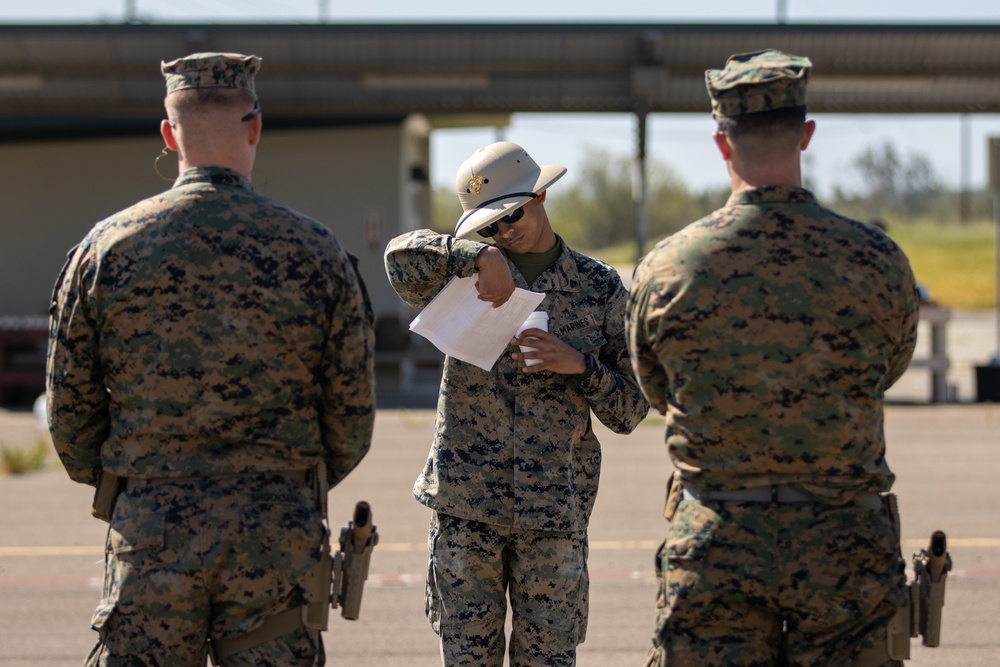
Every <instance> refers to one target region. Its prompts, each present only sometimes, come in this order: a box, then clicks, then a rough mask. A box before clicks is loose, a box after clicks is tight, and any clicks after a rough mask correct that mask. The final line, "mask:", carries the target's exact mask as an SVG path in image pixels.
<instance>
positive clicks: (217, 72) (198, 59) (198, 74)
mask: <svg viewBox="0 0 1000 667" xmlns="http://www.w3.org/2000/svg"><path fill="white" fill-rule="evenodd" d="M160 71H161V72H162V73H163V77H164V78H165V79H166V83H167V95H170V94H171V93H176V92H177V91H178V90H187V89H190V88H243V89H246V90H249V91H250V92H251V93H253V94H254V96H256V95H257V90H256V85H255V83H254V81H255V79H254V77H255V76H256V75H257V72H259V71H260V58H258V57H257V56H245V55H243V54H240V53H192V54H191V55H189V56H184V57H183V58H178V59H177V60H171V61H170V62H162V63H160Z"/></svg>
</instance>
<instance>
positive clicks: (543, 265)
mask: <svg viewBox="0 0 1000 667" xmlns="http://www.w3.org/2000/svg"><path fill="white" fill-rule="evenodd" d="M562 249H563V240H562V238H560V237H559V236H558V235H557V236H556V244H555V245H554V246H552V248H550V249H549V250H546V251H545V252H524V253H520V252H511V251H510V250H507V249H506V248H505V249H504V253H505V254H506V255H507V257H508V258H509V259H510V261H511V262H512V263H513V264H514V266H516V267H517V270H518V271H519V272H520V273H521V275H522V276H524V280H525V282H527V283H528V287H531V284H532V283H533V282H535V280H537V279H538V276H540V275H542V272H544V271H545V269H547V268H549V267H550V266H552V265H553V264H554V263H555V261H556V260H557V259H559V255H561V254H562Z"/></svg>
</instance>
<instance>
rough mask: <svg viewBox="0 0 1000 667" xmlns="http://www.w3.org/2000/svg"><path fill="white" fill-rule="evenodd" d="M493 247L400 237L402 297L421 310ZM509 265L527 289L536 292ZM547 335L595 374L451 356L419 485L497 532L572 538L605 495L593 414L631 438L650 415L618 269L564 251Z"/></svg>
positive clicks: (391, 271)
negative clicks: (628, 339)
mask: <svg viewBox="0 0 1000 667" xmlns="http://www.w3.org/2000/svg"><path fill="white" fill-rule="evenodd" d="M484 247H485V244H483V243H478V242H476V241H467V240H462V239H456V238H455V237H452V236H447V235H441V234H436V233H434V232H431V231H427V230H421V231H417V232H412V233H410V234H404V235H402V236H399V237H397V238H395V239H393V240H392V241H390V243H389V246H388V248H387V249H386V258H385V261H386V271H387V272H388V275H389V281H390V283H392V286H393V288H394V289H395V290H396V292H397V293H398V294H399V295H400V297H401V298H402V299H403V300H404V301H406V302H407V303H408V304H410V305H411V306H414V307H417V308H422V307H423V306H426V305H427V304H428V303H429V302H430V301H431V299H432V298H434V296H435V295H436V294H437V293H438V292H439V291H440V290H441V289H442V288H443V287H444V286H445V284H446V283H447V282H448V280H449V279H450V278H451V277H452V276H458V277H466V276H471V275H473V274H474V273H475V260H476V255H477V254H478V253H479V252H480V251H481V250H482V249H483V248H484ZM508 265H509V267H510V270H511V273H512V275H513V276H514V282H515V285H516V286H517V287H521V288H525V289H527V288H528V285H527V284H526V283H525V281H524V278H523V277H522V276H521V275H520V273H518V271H517V269H516V267H515V266H514V265H513V264H512V263H510V260H509V259H508ZM531 289H532V290H534V291H536V292H544V293H545V295H546V296H545V299H544V300H543V301H542V303H541V304H540V305H539V307H538V308H539V309H540V310H544V311H546V312H547V313H548V315H549V331H550V332H551V333H553V334H555V335H556V336H558V337H560V338H561V339H562V340H563V341H564V342H566V343H568V344H569V345H571V346H573V347H574V348H576V349H577V350H580V351H581V352H584V353H589V354H592V355H594V357H595V358H596V359H597V361H598V364H597V369H596V371H595V372H594V374H593V375H591V376H590V377H589V378H587V379H585V380H582V381H578V380H575V379H574V378H573V377H571V376H567V375H560V374H557V373H551V372H540V373H525V372H523V369H524V366H523V363H524V362H523V361H522V362H518V361H515V360H514V359H511V356H510V355H511V353H512V352H513V351H514V349H513V348H508V349H507V350H506V351H505V352H504V353H503V354H501V355H500V358H499V359H498V360H497V362H496V364H494V366H493V368H492V369H491V370H489V371H484V370H482V369H480V368H478V367H476V366H473V365H472V364H467V363H464V362H462V361H459V360H457V359H454V358H451V357H447V358H446V360H445V368H444V376H443V378H442V380H441V393H440V398H439V401H438V409H437V420H436V425H435V436H434V442H433V444H432V445H431V451H430V456H429V458H428V460H427V464H426V466H425V467H424V470H423V472H421V473H420V476H419V477H418V478H417V481H416V484H415V485H414V489H413V492H414V495H415V496H416V498H417V500H419V501H420V502H421V503H423V504H425V505H427V506H428V507H430V508H432V509H434V510H437V511H439V512H442V513H445V514H450V515H453V516H457V517H460V518H464V519H470V520H474V521H482V522H485V523H490V524H493V525H499V526H513V527H517V528H526V529H535V530H557V531H573V530H583V529H585V528H586V527H587V522H588V520H589V519H590V513H591V511H592V509H593V506H594V499H595V497H596V494H597V485H598V479H599V477H600V471H601V447H600V443H599V442H598V441H597V438H596V437H595V435H594V432H593V429H592V428H591V420H590V411H591V410H593V412H594V414H595V415H596V416H597V418H598V419H600V420H601V422H602V423H603V424H604V425H605V426H607V427H608V428H610V429H612V430H613V431H615V432H616V433H629V432H631V431H632V429H634V428H635V427H636V425H637V424H638V423H639V422H640V421H642V419H643V418H644V417H645V416H646V412H647V411H648V409H649V406H648V405H647V403H646V401H645V400H644V399H643V397H642V394H641V392H640V391H639V388H638V386H637V385H636V382H635V379H634V376H633V375H632V369H631V367H630V366H629V360H628V353H627V351H626V348H625V335H624V329H625V302H626V299H627V297H628V295H627V293H626V291H625V288H624V286H623V285H622V282H621V279H620V278H619V277H618V274H617V273H616V272H615V270H614V269H612V268H611V267H610V266H608V265H606V264H604V263H603V262H599V261H597V260H595V259H592V258H590V257H587V256H586V255H582V254H580V253H578V252H575V251H573V250H570V249H569V248H565V247H564V249H563V251H562V254H561V255H560V256H559V258H558V259H557V260H556V262H555V263H554V264H553V265H552V266H550V267H549V268H548V269H546V270H545V271H544V272H543V273H542V274H541V275H540V276H539V277H538V278H537V279H536V280H535V282H534V283H533V284H532V285H531Z"/></svg>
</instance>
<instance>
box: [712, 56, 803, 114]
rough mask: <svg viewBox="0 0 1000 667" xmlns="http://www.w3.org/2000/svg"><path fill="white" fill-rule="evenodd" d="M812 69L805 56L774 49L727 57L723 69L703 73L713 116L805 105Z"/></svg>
mask: <svg viewBox="0 0 1000 667" xmlns="http://www.w3.org/2000/svg"><path fill="white" fill-rule="evenodd" d="M811 68H812V62H810V61H809V59H808V58H804V57H802V56H794V55H791V54H789V53H784V52H782V51H775V50H773V49H768V50H766V51H755V52H753V53H739V54H736V55H734V56H730V57H729V60H727V61H726V66H725V68H723V69H710V70H708V71H706V72H705V85H706V86H707V87H708V94H709V96H710V97H711V98H712V115H713V116H716V117H719V116H740V115H742V114H747V113H756V112H758V111H771V110H772V109H781V108H784V107H799V106H804V105H805V103H806V83H808V81H809V70H810V69H811Z"/></svg>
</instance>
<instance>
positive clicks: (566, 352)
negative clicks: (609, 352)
mask: <svg viewBox="0 0 1000 667" xmlns="http://www.w3.org/2000/svg"><path fill="white" fill-rule="evenodd" d="M511 343H513V344H514V345H528V346H530V347H534V348H538V349H536V350H535V351H534V352H521V351H520V350H517V351H516V352H514V353H513V354H512V355H511V357H512V358H514V359H541V360H542V361H541V363H539V364H535V365H534V366H525V367H524V369H523V370H524V372H525V373H537V372H539V371H551V372H552V373H560V374H562V375H579V374H580V373H583V372H584V371H585V370H587V359H586V357H585V356H584V355H583V353H582V352H580V351H579V350H577V349H576V348H574V347H570V346H569V345H567V344H566V343H564V342H563V341H562V340H561V339H560V338H558V337H556V336H554V335H553V334H550V333H549V332H548V331H543V330H541V329H525V330H524V331H522V332H521V335H520V336H517V337H515V338H514V339H513V340H512V341H511Z"/></svg>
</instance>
